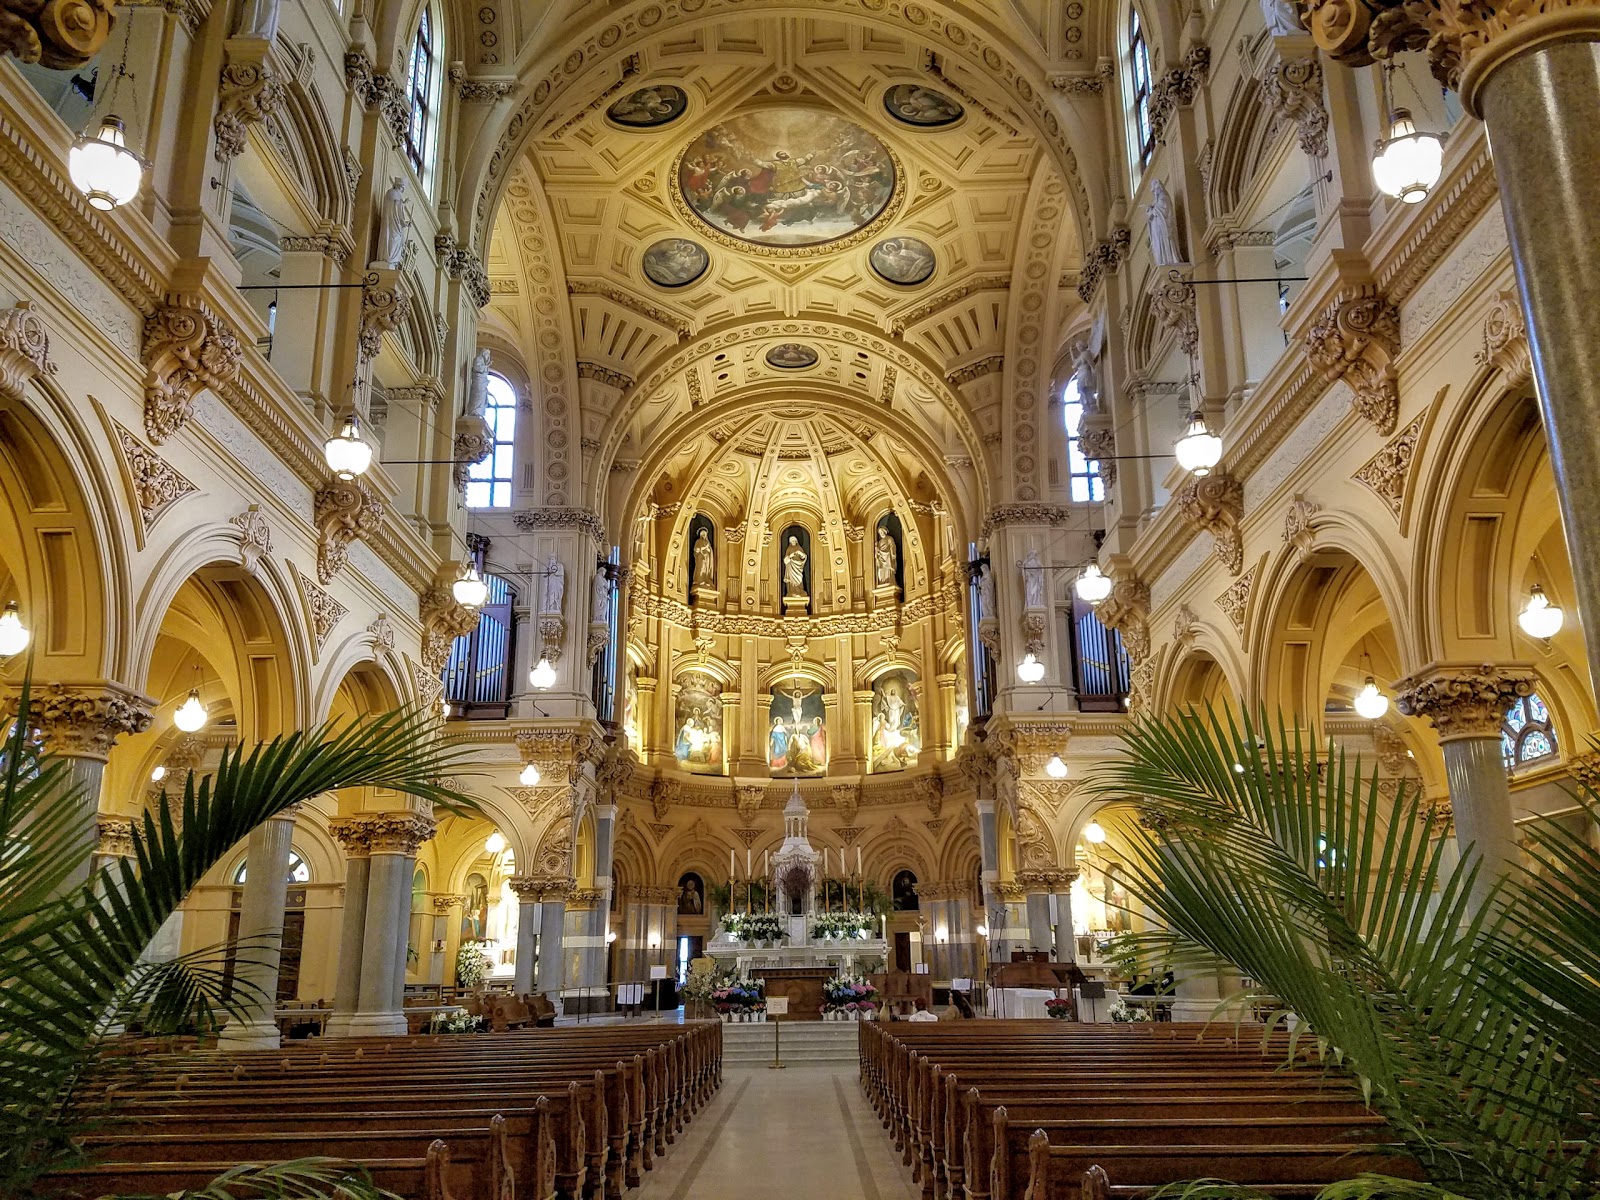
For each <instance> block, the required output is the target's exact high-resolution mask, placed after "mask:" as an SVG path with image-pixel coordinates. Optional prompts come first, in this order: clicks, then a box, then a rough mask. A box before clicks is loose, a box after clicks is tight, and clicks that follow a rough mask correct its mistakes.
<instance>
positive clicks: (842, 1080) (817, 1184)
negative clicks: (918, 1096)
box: [630, 1063, 920, 1200]
mask: <svg viewBox="0 0 1600 1200" xmlns="http://www.w3.org/2000/svg"><path fill="white" fill-rule="evenodd" d="M630 1195H633V1196H637V1197H638V1200H822V1198H823V1197H828V1198H830V1200H916V1197H917V1196H919V1195H920V1190H919V1189H917V1188H916V1187H915V1186H914V1185H913V1184H912V1182H911V1174H910V1172H909V1170H908V1169H907V1168H905V1167H903V1166H901V1165H900V1157H899V1155H897V1154H895V1152H894V1147H893V1146H892V1145H890V1143H889V1139H888V1137H887V1136H886V1135H885V1134H884V1130H883V1126H882V1125H881V1124H880V1123H879V1121H878V1117H877V1114H876V1113H874V1112H873V1111H872V1107H871V1105H869V1104H868V1103H867V1101H866V1098H865V1097H864V1096H863V1095H862V1094H861V1081H860V1074H859V1070H858V1068H857V1067H856V1065H855V1064H854V1063H850V1064H848V1065H846V1064H839V1065H837V1066H835V1065H831V1064H830V1065H821V1064H816V1065H803V1066H802V1065H797V1066H791V1067H789V1068H788V1069H787V1070H783V1071H772V1070H768V1069H767V1068H765V1067H753V1068H737V1067H730V1068H727V1069H726V1070H725V1071H724V1072H723V1080H722V1088H721V1090H720V1091H719V1092H718V1093H717V1095H716V1098H715V1099H713V1100H712V1102H711V1103H710V1104H708V1105H707V1106H706V1107H705V1108H704V1109H702V1110H701V1111H700V1112H698V1113H696V1114H695V1117H694V1120H693V1121H692V1122H691V1123H690V1125H689V1128H688V1129H687V1130H686V1131H685V1132H684V1136H683V1137H682V1138H681V1139H680V1140H679V1141H678V1143H677V1144H676V1145H674V1146H671V1147H669V1148H668V1153H667V1156H666V1158H664V1159H661V1160H659V1161H658V1162H657V1163H656V1169H655V1170H654V1171H651V1172H649V1173H648V1174H647V1175H646V1176H645V1178H644V1185H643V1186H642V1187H641V1188H640V1189H639V1190H638V1191H637V1192H634V1193H630Z"/></svg>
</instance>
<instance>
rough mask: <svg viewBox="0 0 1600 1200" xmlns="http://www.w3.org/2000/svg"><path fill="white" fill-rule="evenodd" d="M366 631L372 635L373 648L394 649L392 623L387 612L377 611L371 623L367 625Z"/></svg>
mask: <svg viewBox="0 0 1600 1200" xmlns="http://www.w3.org/2000/svg"><path fill="white" fill-rule="evenodd" d="M367 632H368V633H370V634H371V635H372V648H373V649H374V650H387V651H393V650H394V625H393V623H392V622H391V621H390V620H389V614H388V613H379V614H378V615H377V616H376V617H374V618H373V620H372V624H370V625H368V626H367Z"/></svg>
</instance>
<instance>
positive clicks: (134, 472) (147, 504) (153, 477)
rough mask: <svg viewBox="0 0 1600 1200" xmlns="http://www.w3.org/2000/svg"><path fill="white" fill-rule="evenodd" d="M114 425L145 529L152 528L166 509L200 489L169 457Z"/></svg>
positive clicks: (114, 422)
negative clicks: (163, 455) (168, 460)
mask: <svg viewBox="0 0 1600 1200" xmlns="http://www.w3.org/2000/svg"><path fill="white" fill-rule="evenodd" d="M112 424H113V425H115V426H116V429H117V447H118V449H120V450H121V451H122V461H123V462H124V463H125V464H126V465H127V468H128V478H129V480H130V481H131V482H132V484H133V497H134V499H135V500H136V501H137V502H138V505H139V516H140V517H141V518H142V520H143V524H144V528H145V529H147V530H148V529H153V528H154V527H155V523H156V522H157V521H159V520H160V519H161V517H162V515H163V514H164V513H165V512H166V511H167V509H169V508H171V507H172V506H173V505H174V504H176V503H177V502H178V501H179V500H182V499H183V498H184V497H185V496H187V495H189V494H190V493H191V492H194V491H197V490H199V489H197V488H196V487H195V485H194V484H192V483H190V482H189V481H188V479H186V478H185V477H184V476H183V475H182V474H181V473H180V472H179V471H178V469H177V468H176V467H174V466H173V465H172V464H171V463H169V462H167V460H166V459H164V458H162V457H161V456H160V455H159V454H157V453H156V452H155V451H154V450H151V449H149V448H148V447H146V446H144V445H143V444H141V443H140V441H139V439H138V438H136V437H134V436H133V434H131V433H129V432H128V431H127V430H126V429H124V428H123V427H122V425H121V424H120V423H118V422H116V421H113V422H112Z"/></svg>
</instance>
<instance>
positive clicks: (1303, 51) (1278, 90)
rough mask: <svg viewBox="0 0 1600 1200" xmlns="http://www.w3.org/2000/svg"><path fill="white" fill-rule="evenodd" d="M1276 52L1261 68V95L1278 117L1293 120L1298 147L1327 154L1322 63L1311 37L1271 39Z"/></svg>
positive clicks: (1319, 155)
mask: <svg viewBox="0 0 1600 1200" xmlns="http://www.w3.org/2000/svg"><path fill="white" fill-rule="evenodd" d="M1273 43H1274V45H1275V47H1276V49H1277V54H1276V56H1274V57H1273V58H1270V59H1268V61H1267V62H1266V64H1265V65H1264V66H1263V67H1262V69H1261V74H1260V76H1259V78H1260V81H1261V95H1262V98H1263V99H1264V100H1265V101H1266V102H1267V107H1268V108H1269V109H1271V110H1272V113H1273V115H1274V116H1275V117H1277V118H1278V119H1279V120H1283V121H1293V122H1294V124H1295V128H1296V130H1297V131H1298V133H1299V138H1300V149H1301V150H1303V151H1305V153H1306V154H1308V155H1310V156H1311V157H1312V158H1325V157H1326V156H1327V153H1328V110H1327V108H1326V107H1324V105H1323V102H1322V64H1321V63H1320V62H1319V61H1318V60H1317V52H1316V49H1315V47H1314V46H1313V45H1312V44H1311V39H1310V38H1300V37H1278V38H1274V39H1273Z"/></svg>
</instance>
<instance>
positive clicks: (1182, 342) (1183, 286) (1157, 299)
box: [1150, 267, 1200, 358]
mask: <svg viewBox="0 0 1600 1200" xmlns="http://www.w3.org/2000/svg"><path fill="white" fill-rule="evenodd" d="M1150 315H1151V316H1153V317H1154V318H1155V319H1156V323H1157V324H1158V325H1160V326H1161V327H1162V328H1163V329H1170V330H1171V331H1172V332H1173V333H1175V334H1177V336H1178V345H1179V346H1180V347H1182V349H1183V352H1184V354H1185V355H1187V356H1188V357H1190V358H1192V357H1194V352H1195V350H1196V349H1197V348H1198V347H1199V345H1200V321H1199V317H1198V315H1197V310H1196V306H1195V291H1194V284H1193V283H1192V282H1191V281H1190V280H1189V279H1187V278H1186V277H1185V276H1184V271H1183V268H1181V267H1169V268H1168V269H1167V270H1166V272H1165V273H1164V274H1161V275H1158V276H1156V278H1155V280H1154V282H1152V283H1151V285H1150Z"/></svg>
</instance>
